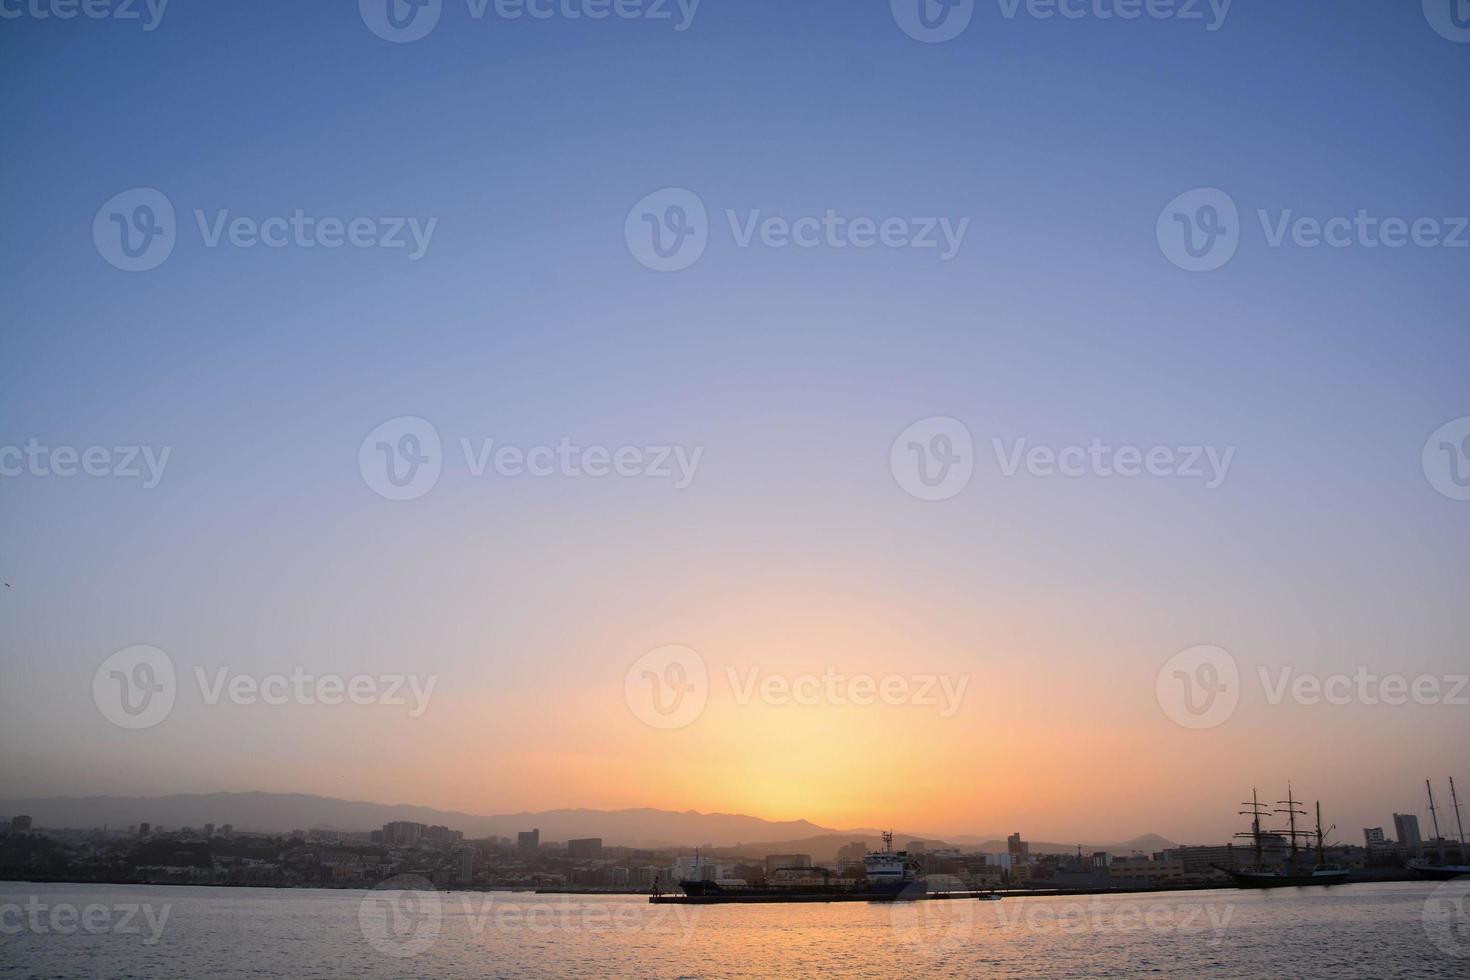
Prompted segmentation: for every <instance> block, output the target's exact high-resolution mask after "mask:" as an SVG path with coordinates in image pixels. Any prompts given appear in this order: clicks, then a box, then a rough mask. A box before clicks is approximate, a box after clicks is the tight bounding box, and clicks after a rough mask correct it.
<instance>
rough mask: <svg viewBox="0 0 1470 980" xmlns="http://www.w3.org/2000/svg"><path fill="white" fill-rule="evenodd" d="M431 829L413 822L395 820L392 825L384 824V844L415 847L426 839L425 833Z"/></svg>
mask: <svg viewBox="0 0 1470 980" xmlns="http://www.w3.org/2000/svg"><path fill="white" fill-rule="evenodd" d="M428 829H429V828H428V827H427V826H425V825H424V824H421V823H414V822H413V821H411V820H394V821H393V822H392V823H385V824H383V843H384V844H396V845H398V846H399V847H413V846H414V845H415V844H417V843H419V842H420V841H421V840H423V839H424V831H426V830H428Z"/></svg>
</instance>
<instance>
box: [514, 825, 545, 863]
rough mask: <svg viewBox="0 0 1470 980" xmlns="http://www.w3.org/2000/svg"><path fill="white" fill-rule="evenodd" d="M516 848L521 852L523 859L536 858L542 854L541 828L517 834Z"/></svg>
mask: <svg viewBox="0 0 1470 980" xmlns="http://www.w3.org/2000/svg"><path fill="white" fill-rule="evenodd" d="M516 847H517V848H518V849H519V850H520V852H521V857H526V858H534V857H536V855H538V854H540V853H541V828H540V827H537V828H536V829H535V830H523V831H521V832H520V833H518V834H516Z"/></svg>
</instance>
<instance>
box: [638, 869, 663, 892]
mask: <svg viewBox="0 0 1470 980" xmlns="http://www.w3.org/2000/svg"><path fill="white" fill-rule="evenodd" d="M663 872H664V869H663V868H660V867H658V866H657V865H653V864H645V865H643V866H642V867H641V868H639V869H638V870H637V871H635V872H634V877H633V880H634V881H636V882H637V883H638V887H639V888H649V889H651V888H653V886H654V885H660V884H665V883H666V882H665V879H664V875H663Z"/></svg>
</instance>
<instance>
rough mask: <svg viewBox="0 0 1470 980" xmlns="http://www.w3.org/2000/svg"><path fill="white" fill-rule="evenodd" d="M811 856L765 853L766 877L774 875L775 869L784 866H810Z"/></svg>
mask: <svg viewBox="0 0 1470 980" xmlns="http://www.w3.org/2000/svg"><path fill="white" fill-rule="evenodd" d="M811 866H812V856H811V855H810V854H767V855H766V877H768V878H769V877H770V876H772V875H774V874H775V873H776V872H777V871H780V870H782V869H785V868H810V867H811Z"/></svg>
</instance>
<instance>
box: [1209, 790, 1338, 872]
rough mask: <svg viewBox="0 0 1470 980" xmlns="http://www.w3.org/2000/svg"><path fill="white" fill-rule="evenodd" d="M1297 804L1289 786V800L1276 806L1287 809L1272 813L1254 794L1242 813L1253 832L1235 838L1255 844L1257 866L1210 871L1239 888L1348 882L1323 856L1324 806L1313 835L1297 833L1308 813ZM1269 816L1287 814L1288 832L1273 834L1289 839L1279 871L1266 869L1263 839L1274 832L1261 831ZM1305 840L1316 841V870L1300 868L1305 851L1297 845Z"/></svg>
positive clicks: (1319, 805) (1220, 867)
mask: <svg viewBox="0 0 1470 980" xmlns="http://www.w3.org/2000/svg"><path fill="white" fill-rule="evenodd" d="M1297 803H1298V801H1297V800H1296V799H1294V798H1293V797H1292V792H1291V787H1290V786H1289V785H1288V786H1287V789H1286V799H1284V800H1281V801H1280V802H1279V803H1278V804H1277V805H1278V806H1284V807H1285V809H1277V810H1269V809H1268V808H1267V806H1266V804H1264V803H1262V802H1260V800H1259V799H1258V798H1257V796H1256V792H1255V790H1251V801H1250V802H1249V803H1242V804H1241V806H1246V807H1250V809H1248V810H1242V811H1240V812H1241V814H1242V815H1243V816H1249V817H1250V818H1251V829H1250V830H1249V831H1247V832H1245V833H1240V834H1236V835H1235V836H1236V837H1249V838H1250V839H1251V840H1252V841H1253V843H1254V845H1255V853H1256V863H1255V866H1254V867H1251V868H1227V867H1225V866H1223V865H1219V864H1212V865H1211V867H1212V868H1214V869H1215V870H1216V871H1223V872H1224V873H1225V874H1227V875H1229V876H1230V880H1231V881H1233V882H1235V885H1236V887H1237V888H1301V887H1306V886H1312V885H1340V884H1342V883H1343V882H1345V881H1347V878H1348V869H1347V868H1343V867H1339V866H1338V865H1335V864H1328V863H1327V862H1326V855H1325V854H1324V847H1325V839H1326V834H1325V833H1324V832H1323V830H1322V804H1321V803H1318V804H1317V829H1316V832H1315V833H1314V832H1313V831H1310V830H1297V827H1296V818H1297V817H1299V816H1302V817H1304V816H1306V815H1307V811H1305V810H1299V809H1297ZM1270 813H1278V814H1284V815H1285V816H1286V818H1287V824H1288V827H1287V829H1286V830H1281V831H1274V833H1276V834H1278V835H1280V836H1284V837H1285V838H1286V839H1287V841H1288V847H1289V849H1290V850H1289V853H1288V855H1287V858H1286V861H1285V862H1284V863H1283V864H1282V865H1281V866H1280V867H1267V866H1266V864H1265V861H1264V855H1263V848H1262V844H1261V838H1262V837H1263V836H1265V835H1266V834H1267V833H1272V832H1268V831H1263V830H1262V829H1261V818H1262V817H1265V816H1267V815H1268V814H1270ZM1303 837H1305V838H1307V839H1309V840H1310V839H1311V838H1313V837H1315V838H1316V851H1317V863H1316V866H1315V867H1311V868H1306V867H1302V866H1301V862H1300V860H1299V857H1300V853H1301V850H1302V848H1300V847H1298V846H1297V841H1298V839H1300V838H1303Z"/></svg>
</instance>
